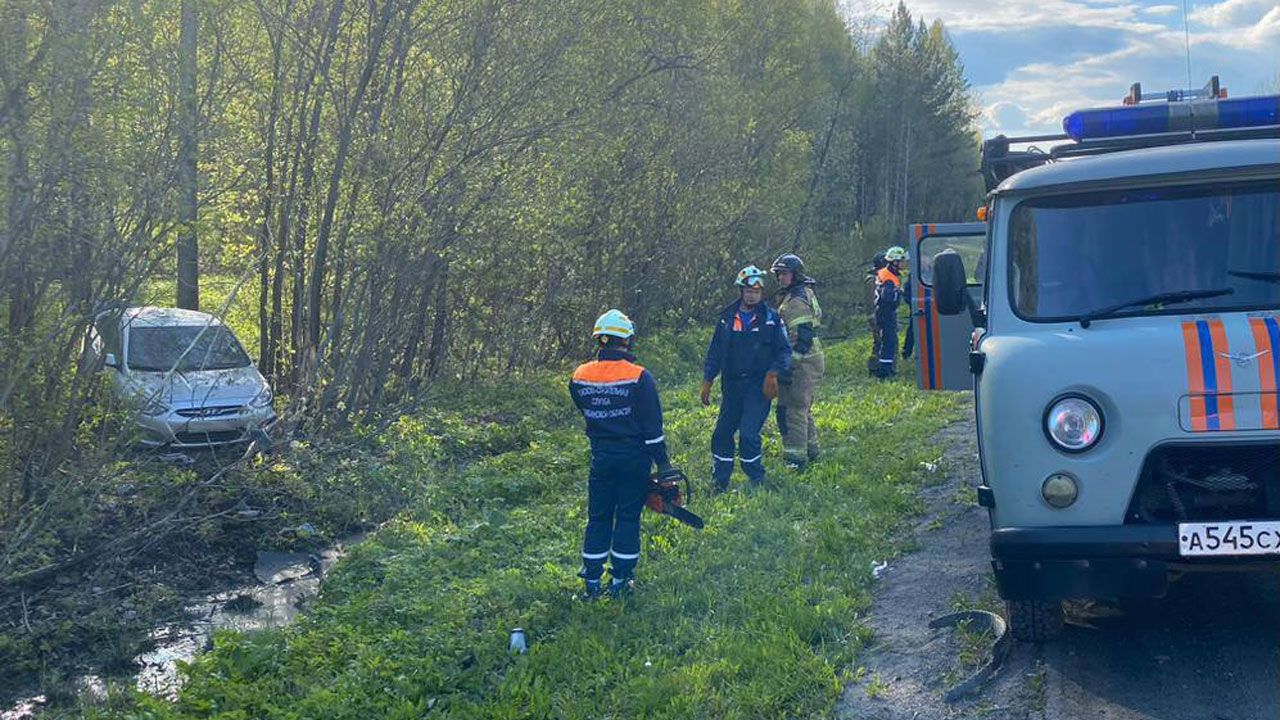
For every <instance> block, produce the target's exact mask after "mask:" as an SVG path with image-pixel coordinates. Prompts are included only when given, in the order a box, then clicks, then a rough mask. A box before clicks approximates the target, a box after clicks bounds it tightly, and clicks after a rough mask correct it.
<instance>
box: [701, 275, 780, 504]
mask: <svg viewBox="0 0 1280 720" xmlns="http://www.w3.org/2000/svg"><path fill="white" fill-rule="evenodd" d="M764 277H765V273H764V271H763V270H760V269H759V268H757V267H756V266H754V265H748V266H747V267H745V268H743V269H742V271H741V272H739V273H738V279H737V282H736V285H737V286H738V289H739V297H738V299H737V300H735V301H734V302H733V304H732V305H730V306H729V307H727V308H725V309H724V311H723V312H722V313H721V315H720V321H719V323H717V325H716V330H715V334H713V335H712V336H711V345H710V346H709V347H708V348H707V358H706V361H705V362H704V364H703V373H702V393H701V399H702V404H703V405H710V404H711V384H712V382H713V381H714V380H715V379H716V376H717V375H719V376H720V394H721V398H720V415H719V417H717V418H716V429H715V431H714V432H713V433H712V435H711V458H712V461H711V478H712V480H713V481H714V482H715V490H716V492H724V491H725V490H727V489H728V488H729V476H730V475H732V474H733V461H734V455H735V453H734V442H733V436H734V434H735V433H736V434H737V436H738V443H737V444H738V447H737V458H738V461H739V463H740V464H741V465H742V471H743V472H745V473H746V474H747V478H748V479H749V480H751V482H752V483H755V484H759V483H761V482H763V481H764V474H765V473H764V463H763V462H762V460H761V457H760V452H761V451H760V431H761V430H762V429H763V428H764V421H765V419H766V418H768V417H769V406H770V405H771V404H772V403H773V399H774V398H776V397H777V396H778V374H779V373H782V372H785V371H786V370H787V368H789V367H790V364H791V343H790V342H788V340H787V330H786V327H785V326H784V325H783V323H782V319H781V318H780V317H779V316H778V313H777V312H776V311H774V309H773V308H771V307H769V305H768V303H766V302H764V299H763V297H764Z"/></svg>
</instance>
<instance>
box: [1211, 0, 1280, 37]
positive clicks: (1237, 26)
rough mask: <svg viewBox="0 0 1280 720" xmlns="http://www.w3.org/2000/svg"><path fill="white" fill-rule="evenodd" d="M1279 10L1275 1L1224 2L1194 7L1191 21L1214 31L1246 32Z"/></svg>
mask: <svg viewBox="0 0 1280 720" xmlns="http://www.w3.org/2000/svg"><path fill="white" fill-rule="evenodd" d="M1276 10H1280V5H1277V3H1276V0H1225V2H1220V3H1214V4H1211V5H1196V7H1195V10H1193V11H1192V12H1191V21H1192V22H1196V23H1201V24H1203V25H1208V26H1209V27H1211V28H1213V29H1215V30H1246V29H1249V28H1251V27H1253V26H1254V25H1256V24H1258V23H1259V22H1262V21H1264V20H1265V19H1266V18H1268V17H1270V16H1272V15H1274V14H1275V12H1276Z"/></svg>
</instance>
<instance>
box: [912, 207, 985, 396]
mask: <svg viewBox="0 0 1280 720" xmlns="http://www.w3.org/2000/svg"><path fill="white" fill-rule="evenodd" d="M907 238H908V239H907V243H908V246H909V247H910V253H911V267H912V273H911V275H912V277H911V296H910V300H911V319H912V322H913V327H912V331H913V332H914V333H915V347H916V384H917V386H918V387H919V388H920V389H922V390H970V389H972V388H973V376H972V374H971V373H970V372H969V348H970V343H971V341H972V337H973V320H972V319H971V318H970V316H969V313H960V314H958V315H940V314H939V313H938V307H937V304H936V303H935V302H934V297H933V277H932V269H933V268H932V266H933V258H934V256H935V255H937V254H938V253H940V252H942V251H944V250H954V251H955V252H956V253H959V255H960V257H961V259H962V260H963V261H964V268H965V274H966V276H967V278H966V279H967V280H968V289H969V293H970V295H971V296H972V297H973V299H974V301H975V302H976V303H978V304H979V305H981V303H982V291H983V283H984V282H985V278H986V257H987V224H986V223H983V222H973V223H919V224H913V225H910V226H909V227H908V228H907Z"/></svg>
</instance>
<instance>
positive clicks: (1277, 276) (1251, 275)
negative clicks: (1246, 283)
mask: <svg viewBox="0 0 1280 720" xmlns="http://www.w3.org/2000/svg"><path fill="white" fill-rule="evenodd" d="M1227 274H1228V275H1230V276H1231V277H1238V278H1244V279H1246V280H1262V281H1263V282H1273V283H1280V272H1248V271H1245V270H1228V271H1227Z"/></svg>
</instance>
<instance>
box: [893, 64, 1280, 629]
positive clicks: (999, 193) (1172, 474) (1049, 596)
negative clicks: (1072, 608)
mask: <svg viewBox="0 0 1280 720" xmlns="http://www.w3.org/2000/svg"><path fill="white" fill-rule="evenodd" d="M1157 98H1158V99H1156V101H1155V102H1150V101H1149V99H1150V98H1149V96H1148V95H1145V94H1143V93H1141V91H1140V88H1139V86H1135V88H1134V90H1132V91H1131V96H1130V98H1129V99H1128V100H1127V101H1126V104H1125V105H1124V106H1122V107H1119V108H1102V109H1093V110H1084V111H1078V112H1077V113H1073V114H1072V115H1071V116H1068V118H1067V119H1066V121H1064V129H1065V130H1066V131H1067V135H1064V136H1061V137H1057V138H1043V137H1041V138H1032V139H1030V141H1034V142H1046V141H1062V140H1068V141H1069V142H1066V143H1064V144H1062V145H1059V146H1057V147H1054V148H1053V149H1052V151H1049V152H1038V151H1023V152H1018V151H1010V150H1009V148H1008V145H1009V142H1010V140H1009V139H1005V138H997V139H996V140H994V141H988V143H987V146H986V147H985V152H986V162H985V163H984V168H985V169H986V170H987V171H988V175H989V176H988V182H989V183H990V184H992V185H994V188H993V189H992V192H991V194H990V195H989V196H988V203H987V206H986V211H987V217H986V218H985V220H986V222H985V223H979V224H976V225H972V224H938V225H916V226H913V227H912V228H910V230H909V232H910V238H909V239H910V244H911V248H912V253H913V255H914V259H915V260H916V261H917V263H919V267H920V268H921V273H920V275H921V276H920V278H919V282H918V283H917V286H916V289H915V297H914V299H913V310H914V318H915V322H916V330H917V333H918V334H919V336H920V337H921V342H920V343H918V347H919V348H920V349H921V352H920V360H919V371H920V372H919V378H920V384H921V387H923V388H926V389H939V390H944V389H956V390H959V389H970V388H972V389H973V390H974V393H975V404H976V410H977V429H978V441H979V449H980V452H981V460H982V472H983V478H984V482H983V484H982V486H981V487H979V488H978V500H979V502H980V503H981V504H982V505H983V506H985V507H987V508H988V510H989V511H990V517H991V528H992V533H991V554H992V566H993V570H994V574H995V579H996V583H997V586H998V587H999V591H1000V594H1001V596H1002V597H1003V598H1004V599H1005V600H1006V602H1007V604H1008V608H1009V615H1010V624H1011V628H1012V630H1013V632H1014V634H1015V635H1016V636H1018V637H1021V638H1024V639H1029V640H1045V639H1047V638H1049V637H1051V636H1053V635H1054V634H1055V633H1057V632H1058V631H1059V630H1060V629H1061V627H1062V622H1063V612H1062V605H1061V601H1062V600H1063V599H1068V598H1126V597H1158V596H1161V595H1163V594H1164V593H1165V592H1166V591H1167V589H1168V586H1169V583H1170V581H1171V579H1173V578H1176V577H1177V576H1178V574H1180V573H1183V572H1188V571H1238V570H1266V569H1269V568H1275V567H1276V566H1277V565H1280V410H1277V408H1278V407H1280V394H1278V393H1277V388H1280V360H1278V359H1277V357H1276V354H1277V353H1278V352H1280V272H1278V270H1280V242H1277V238H1278V237H1280V139H1278V138H1280V124H1278V123H1277V114H1278V113H1280V96H1274V95H1272V96H1264V97H1252V98H1233V99H1230V100H1228V99H1226V98H1225V97H1224V96H1223V95H1222V94H1221V93H1220V92H1219V90H1218V88H1217V83H1216V78H1215V79H1214V81H1212V82H1211V83H1210V85H1209V86H1207V87H1206V89H1205V90H1203V91H1185V92H1182V93H1179V91H1174V92H1173V93H1167V94H1166V93H1161V94H1159V95H1158V96H1157ZM1022 140H1023V141H1024V142H1026V141H1028V140H1027V139H1022ZM975 328H977V332H974V330H975Z"/></svg>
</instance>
